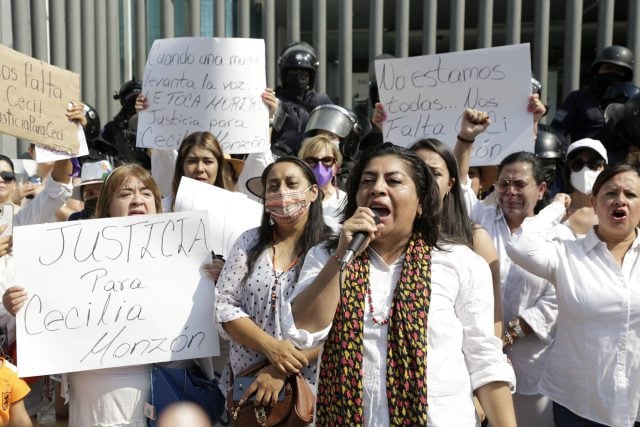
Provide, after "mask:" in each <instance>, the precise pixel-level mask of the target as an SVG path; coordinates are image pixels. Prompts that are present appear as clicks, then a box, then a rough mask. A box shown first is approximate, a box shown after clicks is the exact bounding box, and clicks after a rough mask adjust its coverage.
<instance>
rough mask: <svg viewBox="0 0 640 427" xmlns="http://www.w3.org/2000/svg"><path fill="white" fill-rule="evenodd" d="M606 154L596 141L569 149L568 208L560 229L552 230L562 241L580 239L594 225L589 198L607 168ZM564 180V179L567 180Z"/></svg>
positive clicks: (589, 140) (595, 221)
mask: <svg viewBox="0 0 640 427" xmlns="http://www.w3.org/2000/svg"><path fill="white" fill-rule="evenodd" d="M607 160H608V159H607V150H606V149H605V148H604V145H602V143H601V142H600V141H598V140H596V139H591V138H584V139H581V140H579V141H576V142H574V143H573V144H571V145H569V148H568V149H567V159H566V161H565V165H566V166H565V170H564V175H565V179H566V180H567V181H568V182H569V186H570V187H571V188H572V189H573V192H572V193H571V206H569V209H567V213H568V216H567V219H566V220H565V221H563V223H562V224H563V225H564V227H563V226H559V227H557V228H556V229H555V231H556V232H558V233H559V234H558V236H559V237H562V238H565V239H575V238H576V237H582V236H584V235H585V234H587V232H588V231H589V230H590V229H591V227H592V226H594V225H596V224H597V223H598V217H597V216H596V214H595V212H594V211H593V208H592V207H591V203H590V201H589V198H590V196H591V189H592V187H593V183H594V182H595V181H596V178H597V177H598V175H600V172H602V170H603V169H604V167H605V165H606V164H607ZM567 178H568V179H567Z"/></svg>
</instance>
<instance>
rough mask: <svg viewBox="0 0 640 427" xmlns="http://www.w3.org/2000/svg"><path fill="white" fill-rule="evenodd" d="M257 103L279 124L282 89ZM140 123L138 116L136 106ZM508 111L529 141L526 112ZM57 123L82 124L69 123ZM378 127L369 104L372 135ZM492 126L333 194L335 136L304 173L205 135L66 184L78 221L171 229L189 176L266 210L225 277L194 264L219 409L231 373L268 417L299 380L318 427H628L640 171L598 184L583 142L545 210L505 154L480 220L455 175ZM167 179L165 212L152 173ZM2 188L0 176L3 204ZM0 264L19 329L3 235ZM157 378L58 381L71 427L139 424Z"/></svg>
mask: <svg viewBox="0 0 640 427" xmlns="http://www.w3.org/2000/svg"><path fill="white" fill-rule="evenodd" d="M262 97H263V100H264V102H265V104H266V106H267V107H268V109H269V113H270V115H271V116H274V115H276V114H277V112H278V109H279V108H280V105H279V101H278V100H277V98H276V97H275V94H274V92H273V91H272V90H270V89H266V90H265V91H264V92H263V94H262ZM136 105H137V108H138V109H139V110H140V109H144V108H146V100H145V98H144V96H143V95H140V96H138V100H137V103H136ZM522 108H523V109H528V111H529V112H530V113H531V116H532V121H534V122H535V124H536V127H537V122H538V121H539V119H540V118H541V116H542V115H543V114H544V112H545V107H544V106H543V105H542V103H541V102H540V100H539V98H538V96H537V95H532V96H531V98H530V99H529V100H528V103H527V101H526V100H524V101H523V105H522ZM70 115H71V118H72V119H76V120H79V121H81V120H82V119H81V117H80V115H79V113H78V111H77V109H75V107H74V108H72V111H71V112H70ZM384 119H385V111H384V106H383V105H381V104H377V105H376V108H375V113H374V117H373V119H372V121H373V123H374V124H375V125H378V126H383V125H384ZM489 125H490V120H489V118H488V115H487V114H486V113H484V112H482V111H478V110H465V111H464V112H462V121H461V126H460V132H459V134H458V135H457V141H445V142H448V143H450V145H452V144H454V143H455V146H454V149H453V150H451V149H449V148H448V147H447V144H445V143H444V142H443V141H438V140H435V139H424V140H419V141H416V142H415V143H414V144H413V145H412V146H411V147H409V148H401V147H398V146H396V145H394V144H393V143H392V141H391V142H386V143H384V144H380V145H376V146H372V147H361V150H360V153H359V156H358V158H357V160H356V162H355V164H354V167H353V168H352V169H351V170H350V171H349V179H348V182H347V185H346V187H345V188H343V189H341V188H339V186H338V185H337V180H336V177H337V175H338V168H339V167H340V164H341V162H342V157H341V152H340V150H339V137H337V136H336V135H334V134H332V133H331V132H330V131H326V132H314V134H313V135H312V136H308V137H307V138H305V139H304V140H303V141H302V143H301V148H300V150H299V155H298V157H295V156H290V155H288V156H282V157H275V156H273V155H272V154H271V152H270V151H268V152H266V153H258V154H252V155H250V156H249V158H247V159H246V162H245V165H244V169H242V170H240V169H239V168H235V169H234V164H233V162H234V160H233V159H229V158H227V157H225V155H224V154H223V152H222V150H221V148H220V145H219V143H218V141H217V140H216V138H215V137H214V136H213V135H211V134H210V133H208V132H196V133H194V134H191V135H189V136H187V137H186V138H185V139H184V141H182V143H181V145H180V147H179V149H178V150H177V152H175V153H169V154H167V153H165V154H164V155H163V156H164V157H163V159H164V160H163V161H164V166H159V165H162V164H163V163H162V162H155V163H154V162H152V164H153V165H154V166H153V167H154V168H155V169H152V170H151V171H148V170H146V169H144V168H143V167H140V166H137V165H124V166H120V167H118V168H116V169H114V170H113V171H111V170H110V168H109V167H108V166H107V167H106V171H105V169H101V170H102V172H101V173H99V174H98V176H95V177H93V178H91V177H89V176H87V177H86V179H85V177H82V178H81V180H80V181H79V182H77V185H78V186H79V187H81V188H82V189H83V190H86V191H82V196H81V200H82V201H83V202H84V203H85V204H86V205H87V206H89V205H90V203H89V201H90V200H95V201H94V204H95V211H94V212H93V211H92V212H90V213H89V214H88V215H86V217H91V218H107V217H121V216H130V215H148V214H157V213H161V212H168V211H171V210H173V209H174V205H175V194H176V192H177V189H178V186H179V185H180V180H181V178H182V177H185V176H186V177H189V178H192V179H196V180H199V181H202V182H205V183H208V184H210V185H215V186H218V187H220V188H223V189H226V190H230V191H241V192H247V194H248V195H250V196H251V197H254V198H256V199H257V200H259V201H260V202H261V203H262V205H263V215H262V219H261V224H260V226H259V227H257V228H255V229H251V230H247V231H246V232H245V233H243V234H242V235H241V236H240V237H239V238H238V240H237V241H236V243H235V245H234V247H233V249H232V250H231V252H230V253H229V254H228V256H227V257H226V261H225V260H213V261H211V262H210V263H208V264H206V265H204V266H203V272H204V274H205V275H206V276H207V277H209V279H210V281H211V286H215V301H212V302H211V303H212V305H214V313H215V314H214V319H212V321H214V322H216V323H217V325H218V327H219V328H218V329H219V332H220V336H221V337H222V338H223V340H224V341H228V342H229V346H228V348H226V346H225V345H224V344H223V345H222V348H223V349H225V350H224V351H223V354H224V356H223V360H222V361H221V360H220V358H218V359H217V360H216V361H213V363H212V361H211V360H209V362H206V361H199V362H197V363H200V364H202V365H205V366H209V367H211V370H213V369H214V368H222V369H223V372H222V377H221V379H220V388H221V390H222V391H223V393H224V394H225V395H226V394H227V391H228V390H229V389H230V388H232V387H233V381H234V376H237V375H238V374H239V373H241V372H243V371H245V370H247V369H248V368H251V367H255V366H259V369H257V373H256V374H255V381H253V382H252V383H251V385H250V386H249V387H248V388H247V390H246V392H245V393H244V395H243V396H242V398H241V399H240V400H239V401H238V402H235V403H236V404H237V405H242V404H244V403H245V401H248V399H249V397H250V396H252V395H253V399H254V404H255V405H256V406H257V407H260V406H264V407H270V406H272V405H275V404H276V403H277V402H278V399H279V394H280V392H281V390H282V388H283V387H284V384H285V381H286V379H287V377H288V376H290V375H291V374H298V373H301V374H302V376H303V377H304V378H305V379H306V381H307V382H308V384H309V385H310V386H311V387H312V389H313V390H314V391H315V394H316V407H315V417H314V423H315V424H316V425H367V426H380V425H416V426H418V425H420V426H422V425H430V426H475V425H478V424H479V423H480V422H481V420H483V419H484V418H486V419H487V420H488V422H489V423H490V425H492V426H515V425H516V424H517V425H521V426H552V425H554V424H555V425H557V426H600V425H612V426H633V425H635V426H638V425H640V423H639V421H638V420H640V356H639V355H640V338H639V336H640V290H638V289H637V286H638V284H639V283H640V237H639V235H638V226H639V224H640V198H639V197H640V162H639V161H638V159H637V158H634V157H633V156H631V157H630V158H629V159H628V161H627V162H622V163H618V164H615V165H607V160H608V158H607V157H608V156H607V152H606V149H605V148H604V146H602V144H601V143H600V142H599V141H597V140H594V139H588V138H587V139H582V140H579V141H575V142H574V143H573V144H572V145H570V146H569V149H568V150H567V155H566V166H565V170H564V172H565V174H566V177H567V180H566V181H567V185H568V186H569V188H571V189H572V193H571V195H567V194H564V193H558V194H556V195H555V196H554V197H553V200H552V202H551V203H546V204H547V206H546V207H545V206H544V205H545V202H547V201H548V198H549V195H548V191H547V190H548V186H549V185H550V183H549V182H548V181H546V180H545V175H544V170H543V167H542V163H541V161H540V159H539V158H538V157H537V156H536V155H535V154H533V153H529V152H518V153H514V154H511V155H509V156H507V157H505V158H504V159H503V160H502V161H501V163H500V165H498V166H497V168H496V173H497V177H496V181H495V184H494V188H495V191H494V194H493V195H492V197H491V198H490V199H489V200H491V202H487V201H486V200H484V201H483V200H479V199H478V197H477V192H476V191H475V190H474V189H473V187H472V185H471V182H470V181H471V180H470V179H469V175H470V158H471V152H472V150H473V143H474V140H475V139H476V138H477V137H478V135H480V134H481V133H482V132H484V131H485V130H486V128H487V127H488V126H489ZM152 159H153V153H152ZM88 164H89V163H87V164H85V165H83V173H84V167H85V166H87V165H88ZM71 168H72V167H71V162H70V161H68V160H63V161H58V162H56V164H55V165H54V166H53V169H52V171H51V173H50V177H49V178H48V179H47V180H46V184H45V190H44V191H42V192H41V193H40V194H38V195H37V196H36V197H35V198H34V199H33V200H32V201H31V202H30V203H28V204H26V206H25V207H23V208H22V209H21V210H19V211H18V213H17V214H16V217H15V219H14V224H21V225H28V224H36V223H39V222H46V221H49V220H51V218H52V217H53V216H54V215H55V212H56V210H58V209H60V208H61V207H62V206H63V205H64V203H65V200H67V199H68V198H69V197H70V195H71V189H72V183H71V178H70V176H71ZM89 169H90V166H87V170H89ZM168 171H173V172H172V173H171V175H172V176H173V179H172V181H171V186H170V190H169V191H168V192H165V194H163V193H162V191H161V190H160V188H159V186H158V184H157V183H156V180H155V179H154V176H155V177H158V176H160V175H166V174H167V173H168ZM14 172H15V171H14V166H13V164H12V161H11V160H10V159H8V158H4V157H2V158H0V202H2V203H6V202H7V201H9V200H11V192H12V191H13V190H14V189H15V179H14V178H15V174H14ZM107 176H108V179H107ZM94 184H97V185H98V190H97V191H94V192H93V193H92V192H91V191H88V190H89V189H90V188H94V187H89V185H94ZM94 190H95V188H94ZM163 196H164V200H163ZM357 241H360V242H361V243H360V244H356V243H354V242H357ZM0 250H1V251H2V252H1V253H0V255H2V256H3V258H4V259H5V263H4V268H3V270H2V273H3V277H4V286H5V291H4V295H3V305H4V307H5V309H6V312H7V313H8V315H5V316H4V317H3V322H4V323H5V325H7V327H8V329H9V330H11V329H12V328H15V325H12V324H11V316H15V314H16V313H17V312H18V311H19V310H20V308H21V307H22V305H23V304H24V302H25V299H26V298H27V294H28V289H24V288H23V287H21V286H19V284H15V283H12V278H11V275H10V274H9V272H10V264H11V256H12V255H11V253H10V238H4V239H3V240H2V241H1V242H0ZM349 251H352V252H353V253H354V256H353V257H350V256H349V258H346V256H347V254H348V253H349ZM634 283H635V285H634ZM7 319H8V320H7ZM9 336H10V339H12V340H14V341H15V335H13V336H11V333H9ZM220 361H221V362H222V363H219V362H220ZM189 363H195V362H194V361H183V362H180V363H178V365H179V366H186V365H187V364H189ZM150 369H151V367H150V366H149V365H137V366H129V367H120V368H112V369H104V370H94V371H82V372H75V373H69V374H66V375H64V376H63V382H62V387H61V390H62V394H63V396H67V398H68V417H69V425H70V426H88V425H92V426H135V427H142V426H145V425H146V424H147V420H146V418H145V415H144V410H143V406H144V404H145V402H147V401H148V399H149V375H150Z"/></svg>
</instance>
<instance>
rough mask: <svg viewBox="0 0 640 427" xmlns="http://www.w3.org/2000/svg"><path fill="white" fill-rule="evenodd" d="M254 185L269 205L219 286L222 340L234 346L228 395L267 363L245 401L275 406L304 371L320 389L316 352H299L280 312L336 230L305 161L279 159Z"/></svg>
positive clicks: (225, 384) (226, 375)
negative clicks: (308, 259)
mask: <svg viewBox="0 0 640 427" xmlns="http://www.w3.org/2000/svg"><path fill="white" fill-rule="evenodd" d="M250 185H251V188H252V189H253V190H254V191H255V192H256V193H257V194H259V195H260V197H261V199H262V200H263V203H264V214H263V216H262V223H261V225H260V227H259V228H256V229H252V230H249V231H247V232H245V233H244V234H242V235H241V236H240V237H239V238H238V240H237V241H236V244H235V246H234V248H233V250H232V252H231V254H230V255H229V256H228V257H227V262H226V264H225V266H224V268H223V270H222V273H221V275H220V279H219V280H218V284H217V287H216V321H217V322H218V325H219V330H220V333H221V335H222V336H223V337H228V338H230V339H231V340H232V341H231V354H230V357H229V362H228V364H227V366H226V368H225V371H224V372H223V375H222V380H221V390H222V392H223V393H225V394H226V393H227V390H228V389H229V387H231V385H232V384H231V381H230V374H231V372H233V374H234V375H236V376H237V375H238V374H239V373H240V372H241V371H243V370H245V369H247V368H248V367H251V366H254V365H258V364H260V363H263V362H266V363H267V365H266V367H265V368H263V369H261V370H260V372H259V373H258V374H257V377H256V381H255V382H254V383H252V385H251V386H250V387H249V388H248V389H247V392H246V393H245V395H244V398H243V399H242V401H244V400H247V399H248V398H249V396H250V395H251V394H253V393H254V392H255V393H256V404H257V405H260V404H262V405H270V404H271V403H275V402H276V401H277V400H278V394H279V392H280V390H281V389H282V387H283V386H284V379H285V377H286V375H287V373H295V372H299V371H300V372H302V374H303V376H304V377H305V378H306V380H307V381H308V382H309V383H310V384H314V383H315V377H316V374H315V368H316V357H317V354H318V352H317V351H308V352H307V351H301V350H298V349H296V348H295V347H294V345H293V344H292V343H291V342H290V341H289V340H287V339H286V338H285V337H284V334H283V330H282V326H281V324H280V320H281V319H280V313H281V307H282V306H283V305H284V304H285V303H286V300H287V299H288V298H290V297H291V295H292V294H293V292H294V290H295V288H296V282H297V279H298V273H299V271H300V267H301V265H302V263H303V261H304V258H305V256H306V253H307V250H309V248H310V247H311V246H313V245H315V244H318V243H320V242H322V241H324V240H325V239H326V238H327V237H328V236H329V234H330V231H329V229H328V227H327V226H326V225H325V224H324V221H323V218H322V204H321V198H320V197H319V196H320V195H319V193H320V190H319V188H318V183H317V181H316V178H315V176H314V174H313V172H312V171H311V169H310V168H309V167H308V166H307V165H306V164H305V163H304V162H303V161H301V160H299V159H297V158H295V157H281V158H279V159H278V160H276V161H275V163H273V164H271V165H269V166H267V168H266V169H265V171H264V173H263V174H262V176H261V177H259V178H257V179H254V180H252V181H251V184H250Z"/></svg>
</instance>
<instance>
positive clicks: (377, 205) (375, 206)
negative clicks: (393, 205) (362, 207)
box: [369, 200, 391, 222]
mask: <svg viewBox="0 0 640 427" xmlns="http://www.w3.org/2000/svg"><path fill="white" fill-rule="evenodd" d="M369 209H371V210H372V211H374V212H375V213H376V214H377V215H378V217H379V218H380V222H384V221H385V220H386V219H387V218H389V215H391V209H389V207H388V206H387V205H386V204H384V203H382V202H379V201H375V200H374V201H373V202H372V203H371V204H370V205H369Z"/></svg>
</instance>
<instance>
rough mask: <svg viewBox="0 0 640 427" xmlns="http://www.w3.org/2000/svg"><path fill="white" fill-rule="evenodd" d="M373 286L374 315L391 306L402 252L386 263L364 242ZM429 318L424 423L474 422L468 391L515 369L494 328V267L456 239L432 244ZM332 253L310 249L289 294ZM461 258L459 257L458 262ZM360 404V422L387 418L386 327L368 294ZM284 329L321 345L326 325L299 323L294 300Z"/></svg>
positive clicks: (510, 377) (300, 340) (509, 376)
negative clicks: (308, 327)
mask: <svg viewBox="0 0 640 427" xmlns="http://www.w3.org/2000/svg"><path fill="white" fill-rule="evenodd" d="M369 255H370V263H371V265H370V275H371V276H370V281H369V282H370V286H371V293H372V301H373V305H374V308H375V312H374V314H373V315H374V316H375V317H376V319H381V318H385V317H386V316H387V313H389V310H390V308H391V304H392V300H393V293H394V290H395V286H396V283H397V282H398V280H399V278H400V274H401V272H402V258H399V259H398V261H396V262H395V263H393V264H392V265H387V264H386V263H385V262H384V261H383V260H382V258H380V257H379V256H378V255H377V254H376V253H375V251H373V250H372V249H369ZM431 255H432V273H431V302H430V308H429V321H428V329H427V334H428V343H427V344H428V350H427V402H428V405H429V409H428V411H429V413H428V420H429V421H428V425H429V426H476V425H479V421H478V419H477V417H476V413H475V409H474V406H473V401H472V394H473V390H475V389H477V388H478V387H481V386H483V385H485V384H487V383H490V382H494V381H506V382H509V383H510V384H514V382H515V379H514V374H513V369H512V368H511V366H510V365H509V364H508V363H507V361H506V358H505V357H504V355H503V354H502V342H501V341H500V340H499V339H498V338H496V337H495V335H494V333H493V296H492V291H491V289H492V284H491V273H490V272H489V267H488V266H487V264H486V262H485V261H484V260H482V259H481V258H480V257H478V255H476V254H475V253H474V252H472V251H471V250H470V249H468V248H466V247H464V246H459V245H454V246H445V248H444V249H443V250H435V249H434V250H433V251H432V253H431ZM329 257H330V254H329V253H328V251H327V250H326V249H325V248H324V247H323V246H321V245H319V246H316V247H314V248H313V249H311V250H310V251H309V253H308V254H307V257H306V259H305V263H304V266H303V268H302V271H301V272H300V282H299V283H298V287H297V289H296V291H295V293H294V296H293V297H294V298H295V296H296V295H298V294H299V293H300V292H301V291H303V290H304V289H306V288H307V287H308V286H311V285H312V283H313V280H314V279H315V277H316V276H317V275H318V273H319V272H320V270H322V268H323V267H324V265H325V263H326V262H327V261H328V259H329ZM461 260H464V262H461ZM364 313H365V314H364V330H363V335H364V337H363V338H364V348H363V370H364V373H365V375H364V378H363V401H364V402H363V409H364V419H365V425H367V426H382V425H388V424H389V418H388V417H389V411H388V406H387V397H386V376H385V374H386V369H387V326H386V325H378V324H375V323H374V322H373V321H372V319H371V313H370V312H369V303H368V301H367V299H365V310H364ZM282 321H283V326H282V328H283V330H284V331H285V333H286V335H287V336H288V337H289V338H290V339H291V340H292V341H294V342H295V343H296V344H297V345H299V346H300V347H303V348H309V347H314V346H317V345H320V344H321V343H322V342H323V340H325V339H326V337H327V335H328V334H329V331H330V325H329V326H328V327H327V328H326V329H324V330H322V331H319V332H316V333H309V332H307V331H305V330H301V329H297V328H296V327H295V322H294V319H293V314H292V312H291V306H290V305H287V306H285V307H283V313H282Z"/></svg>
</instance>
